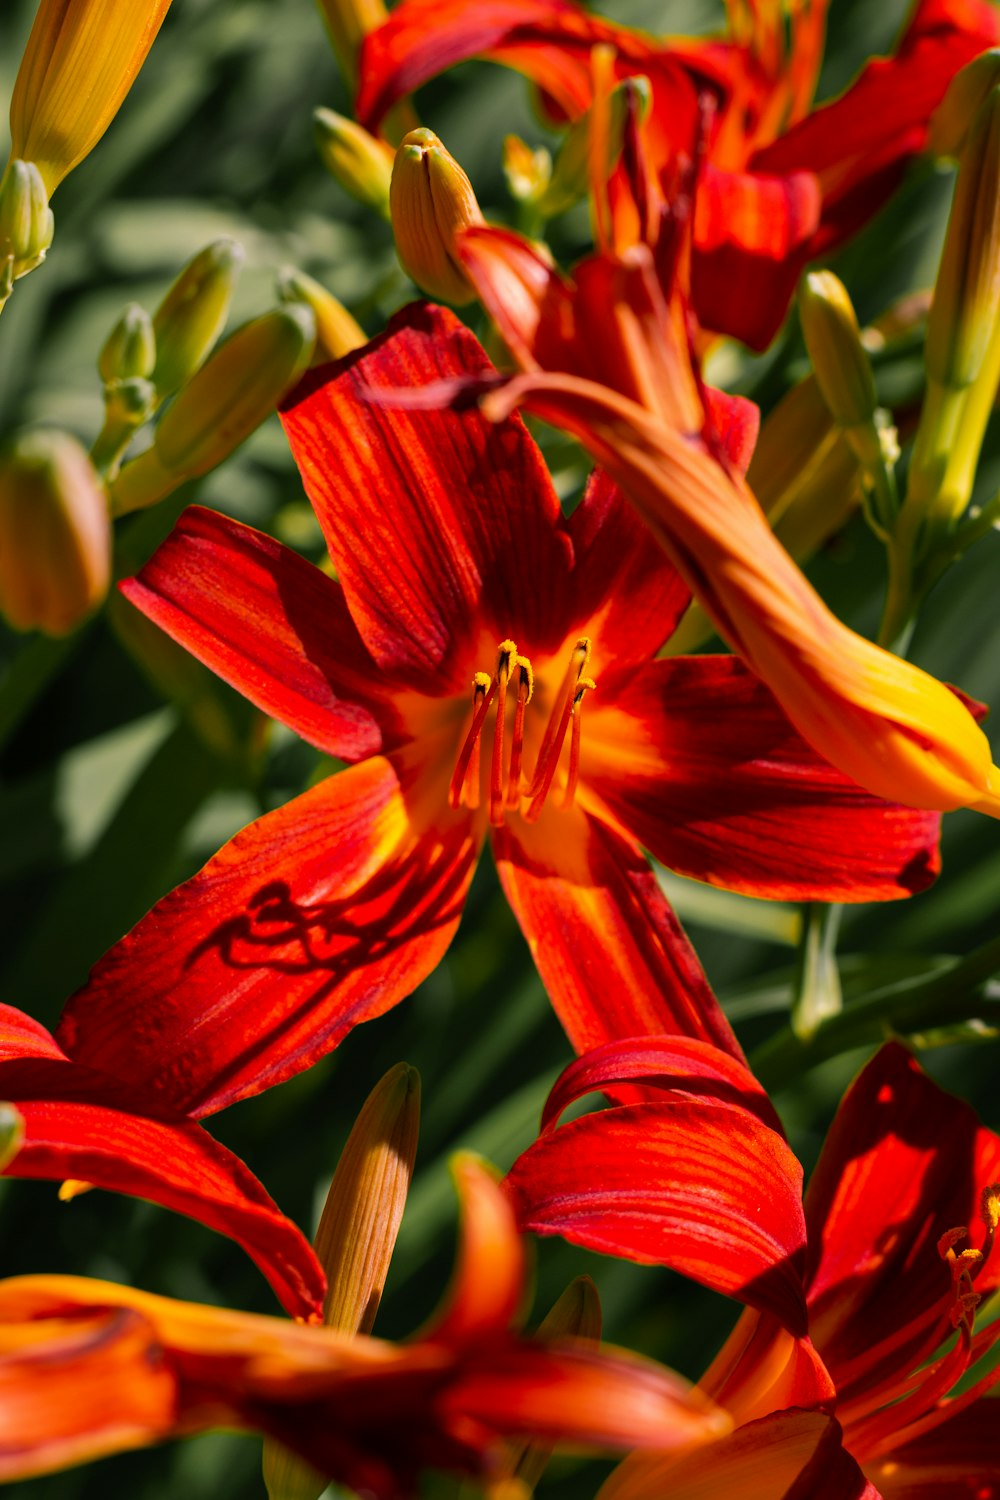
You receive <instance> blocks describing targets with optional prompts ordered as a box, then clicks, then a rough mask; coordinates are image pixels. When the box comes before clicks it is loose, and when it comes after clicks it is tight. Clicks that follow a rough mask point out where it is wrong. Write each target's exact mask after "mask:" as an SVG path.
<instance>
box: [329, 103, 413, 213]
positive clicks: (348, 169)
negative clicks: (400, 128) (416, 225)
mask: <svg viewBox="0 0 1000 1500" xmlns="http://www.w3.org/2000/svg"><path fill="white" fill-rule="evenodd" d="M313 134H314V136H315V139H316V146H317V149H318V150H319V154H320V156H321V157H322V159H323V165H324V166H325V167H326V170H327V171H328V172H329V173H330V176H331V177H333V178H334V180H335V181H336V182H338V183H339V184H340V186H341V187H342V188H343V189H344V192H345V193H348V194H349V195H350V196H351V197H352V198H354V199H356V201H357V202H358V203H362V204H364V206H365V207H366V208H370V209H372V210H373V211H374V212H375V213H377V214H380V215H381V217H382V218H383V219H387V218H388V217H389V184H390V181H391V178H392V161H393V150H392V147H391V146H388V145H387V144H386V143H385V141H380V140H378V139H377V138H376V137H375V136H373V135H370V134H369V133H368V131H367V130H365V129H364V127H363V126H361V125H359V124H358V123H357V121H356V120H349V119H348V118H347V117H346V115H338V114H337V113H336V111H335V110H332V109H317V110H316V111H315V112H314V114H313Z"/></svg>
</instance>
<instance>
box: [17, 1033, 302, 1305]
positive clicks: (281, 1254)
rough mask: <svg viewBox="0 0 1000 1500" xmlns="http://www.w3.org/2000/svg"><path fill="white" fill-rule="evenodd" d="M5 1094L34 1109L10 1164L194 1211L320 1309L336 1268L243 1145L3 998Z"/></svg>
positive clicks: (280, 1286)
mask: <svg viewBox="0 0 1000 1500" xmlns="http://www.w3.org/2000/svg"><path fill="white" fill-rule="evenodd" d="M0 1096H2V1097H3V1098H4V1099H7V1100H10V1102H11V1103H12V1104H16V1106H17V1109H18V1112H19V1113H20V1115H21V1117H22V1119H23V1121H24V1138H23V1140H22V1142H21V1145H20V1149H19V1150H18V1152H17V1154H16V1155H15V1156H14V1158H13V1160H12V1161H11V1162H10V1163H8V1165H7V1167H6V1169H5V1172H4V1175H5V1176H7V1177H36V1178H46V1179H49V1180H52V1181H56V1182H63V1181H66V1180H67V1179H69V1180H70V1181H74V1180H75V1181H83V1182H87V1183H90V1184H91V1185H92V1186H94V1187H101V1188H109V1189H110V1190H111V1191H113V1192H118V1193H128V1194H129V1195H131V1196H133V1197H137V1198H148V1199H150V1200H151V1201H152V1202H153V1203H159V1204H161V1205H162V1206H163V1207H164V1208H170V1209H173V1210H174V1211H175V1212H177V1213H183V1214H188V1215H189V1216H190V1217H191V1218H193V1219H197V1220H198V1221H199V1222H200V1223H202V1224H207V1225H208V1227H209V1228H210V1229H215V1230H217V1231H218V1232H219V1233H220V1234H225V1235H228V1236H229V1237H230V1238H231V1239H234V1240H235V1241H236V1242H237V1244H239V1245H242V1247H243V1249H244V1250H245V1251H246V1252H247V1254H248V1255H249V1256H250V1257H251V1259H252V1260H254V1261H255V1262H256V1264H257V1265H258V1266H259V1267H260V1269H261V1270H262V1271H263V1273H264V1275H265V1276H266V1277H267V1279H268V1281H269V1282H270V1283H271V1285H272V1287H273V1288H274V1291H275V1294H276V1295H277V1297H278V1298H279V1300H280V1302H281V1303H282V1306H283V1307H285V1308H286V1309H287V1311H288V1312H289V1313H291V1314H292V1316H293V1317H297V1318H306V1319H317V1318H319V1317H320V1315H321V1313H322V1308H323V1295H324V1292H325V1291H326V1277H325V1276H324V1275H323V1270H322V1267H321V1266H320V1264H319V1262H318V1260H317V1259H316V1256H315V1255H314V1253H313V1250H312V1247H311V1246H310V1244H309V1242H308V1240H306V1239H305V1237H304V1236H303V1235H302V1233H301V1232H300V1231H299V1230H298V1229H297V1228H296V1227H295V1225H294V1224H293V1223H292V1222H291V1221H290V1220H289V1219H286V1218H285V1216H284V1214H282V1213H281V1212H280V1210H279V1209H278V1206H277V1204H276V1203H274V1202H273V1201H272V1200H271V1198H270V1197H269V1196H268V1194H267V1193H266V1192H265V1191H264V1188H263V1187H262V1186H261V1184H260V1183H259V1182H258V1181H257V1179H256V1177H254V1176H253V1174H252V1173H251V1172H250V1171H248V1169H247V1168H246V1167H245V1166H244V1164H243V1163H242V1162H241V1161H240V1159H239V1157H237V1156H234V1155H233V1153H232V1152H231V1151H227V1150H226V1148H225V1147H224V1146H221V1145H219V1143H218V1142H217V1141H214V1140H213V1139H212V1137H211V1136H210V1135H209V1134H208V1132H207V1131H206V1130H204V1129H203V1128H202V1126H200V1125H197V1124H196V1123H195V1122H194V1120H191V1119H189V1118H188V1117H187V1116H186V1115H181V1114H178V1113H177V1112H176V1111H174V1110H171V1109H169V1108H167V1107H166V1106H164V1105H163V1104H162V1103H159V1102H153V1101H150V1099H149V1097H148V1093H147V1091H145V1090H142V1089H139V1088H136V1087H135V1086H134V1084H132V1083H126V1082H123V1080H122V1078H120V1077H111V1076H109V1075H108V1074H106V1073H101V1072H98V1071H97V1070H95V1069H93V1068H89V1067H85V1066H83V1065H82V1064H80V1063H76V1062H72V1061H70V1059H69V1058H68V1057H67V1056H66V1054H65V1052H63V1050H62V1048H61V1047H59V1046H58V1044H57V1043H56V1041H55V1040H54V1039H53V1038H52V1037H51V1036H50V1035H49V1033H48V1032H47V1031H46V1030H45V1028H44V1027H43V1026H40V1025H39V1024H38V1022H37V1021H33V1020H32V1019H31V1018H30V1017H29V1016H26V1015H24V1013H23V1012H22V1011H19V1010H15V1009H14V1008H13V1006H10V1005H0Z"/></svg>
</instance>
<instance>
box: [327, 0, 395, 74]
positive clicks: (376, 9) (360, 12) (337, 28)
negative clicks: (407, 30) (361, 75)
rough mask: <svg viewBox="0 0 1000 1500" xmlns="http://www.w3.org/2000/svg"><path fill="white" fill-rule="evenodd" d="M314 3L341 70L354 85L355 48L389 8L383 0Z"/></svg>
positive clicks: (385, 14)
mask: <svg viewBox="0 0 1000 1500" xmlns="http://www.w3.org/2000/svg"><path fill="white" fill-rule="evenodd" d="M317 4H318V5H319V8H320V11H321V12H322V15H323V19H324V21H325V22H326V29H327V31H328V32H329V34H330V41H331V42H332V43H333V50H334V52H335V53H336V55H337V61H338V63H339V64H340V70H341V72H342V73H343V75H344V79H345V81H346V82H347V83H348V84H350V85H351V87H352V88H353V86H354V84H355V82H356V81H357V67H358V49H359V47H360V46H361V43H362V42H363V41H364V39H365V37H366V36H367V35H368V33H369V32H370V31H374V30H375V28H376V26H381V25H382V22H383V21H384V20H386V18H387V16H388V11H387V10H386V8H385V5H384V4H383V0H317Z"/></svg>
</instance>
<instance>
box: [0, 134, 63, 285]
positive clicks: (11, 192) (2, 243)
mask: <svg viewBox="0 0 1000 1500" xmlns="http://www.w3.org/2000/svg"><path fill="white" fill-rule="evenodd" d="M53 227H54V225H53V219H52V210H51V209H50V208H49V200H48V195H47V194H46V191H45V184H44V182H43V181H42V177H41V173H40V172H39V170H38V168H37V167H36V166H35V164H34V163H33V162H28V161H19V160H14V161H9V162H8V163H7V169H6V171H5V172H4V174H3V177H2V179H0V274H2V275H3V277H4V281H5V283H6V287H5V291H4V292H0V301H2V300H4V298H5V297H6V296H9V295H10V286H11V285H12V284H13V283H14V282H15V281H17V279H18V277H19V276H26V275H27V274H28V272H29V271H33V270H34V269H35V267H36V266H37V265H40V264H41V262H42V261H43V260H44V259H45V252H46V251H47V250H48V248H49V246H50V245H51V243H52V232H53Z"/></svg>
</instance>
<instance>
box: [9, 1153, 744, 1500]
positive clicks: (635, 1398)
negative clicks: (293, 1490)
mask: <svg viewBox="0 0 1000 1500" xmlns="http://www.w3.org/2000/svg"><path fill="white" fill-rule="evenodd" d="M456 1176H457V1181H458V1186H459V1191H460V1193H461V1197H462V1202H463V1209H464V1212H463V1216H462V1225H463V1229H462V1242H461V1250H460V1255H459V1260H458V1265H457V1271H456V1280H455V1284H454V1286H453V1288H452V1290H451V1293H450V1296H449V1298H448V1300H447V1302H446V1305H445V1307H444V1309H443V1311H442V1312H441V1313H439V1314H438V1316H437V1318H436V1319H435V1320H434V1321H433V1322H432V1324H431V1326H430V1327H429V1328H428V1329H427V1330H426V1331H425V1332H424V1333H423V1334H422V1335H421V1336H420V1337H419V1338H418V1339H416V1340H415V1341H414V1342H412V1343H411V1344H410V1345H408V1346H406V1347H394V1346H393V1345H391V1344H386V1343H383V1342H382V1341H380V1340H377V1339H372V1338H369V1337H366V1336H362V1335H358V1336H354V1337H351V1336H349V1335H346V1334H343V1333H338V1332H335V1331H334V1330H332V1329H329V1328H316V1327H303V1326H301V1325H299V1326H296V1325H295V1324H292V1323H288V1322H285V1321H284V1320H281V1319H278V1318H265V1317H259V1316H254V1315H252V1314H250V1313H240V1312H230V1311H228V1310H226V1309H223V1308H216V1307H201V1306H198V1305H196V1304H193V1303H186V1302H174V1301H171V1300H169V1299H167V1298H165V1297H154V1296H150V1295H149V1294H148V1293H144V1292H139V1291H134V1290H133V1289H132V1288H131V1287H125V1286H119V1285H113V1284H111V1283H108V1282H100V1281H88V1280H85V1279H83V1278H79V1277H72V1276H24V1277H19V1278H15V1279H14V1280H9V1281H3V1282H0V1479H3V1480H9V1479H19V1478H23V1477H27V1476H29V1475H33V1474H38V1473H44V1472H46V1471H48V1470H50V1469H55V1468H62V1467H64V1466H65V1465H67V1464H71V1463H75V1462H79V1461H82V1460H86V1459H90V1458H96V1457H99V1456H101V1455H103V1454H106V1453H112V1452H118V1451H121V1450H124V1449H129V1448H138V1447H144V1446H146V1445H148V1444H150V1443H155V1442H159V1441H162V1440H164V1439H165V1438H169V1437H175V1436H183V1435H186V1434H190V1433H193V1432H199V1431H203V1430H205V1429H207V1428H211V1427H220V1426H226V1427H236V1428H238V1429H241V1430H251V1431H254V1430H255V1431H260V1432H264V1433H267V1434H268V1435H270V1436H272V1437H274V1438H277V1439H278V1440H279V1441H280V1442H281V1443H283V1444H284V1445H285V1446H286V1447H290V1448H292V1449H294V1450H295V1451H296V1452H297V1453H299V1454H301V1456H302V1457H303V1458H305V1459H306V1460H307V1461H308V1462H309V1463H310V1464H311V1465H312V1466H313V1467H314V1468H316V1469H318V1470H319V1471H320V1473H322V1474H326V1475H328V1476H330V1477H331V1478H335V1479H338V1480H340V1481H341V1482H343V1483H345V1484H347V1485H349V1486H350V1487H351V1488H352V1489H354V1490H357V1491H359V1492H362V1493H367V1494H372V1495H375V1496H378V1497H386V1500H396V1497H398V1496H399V1495H402V1494H410V1493H413V1492H414V1491H415V1484H416V1479H417V1476H418V1474H419V1471H420V1470H421V1469H422V1468H424V1467H426V1466H428V1465H433V1466H434V1467H436V1468H443V1469H449V1470H452V1471H455V1472H458V1473H460V1474H473V1475H478V1476H483V1477H485V1476H487V1475H488V1474H489V1472H490V1468H491V1464H492V1461H493V1460H494V1459H498V1458H500V1456H501V1454H500V1452H499V1451H498V1450H499V1448H500V1443H501V1440H502V1439H503V1438H505V1437H527V1438H531V1439H535V1440H537V1441H542V1442H546V1443H550V1444H555V1443H561V1442H564V1443H572V1444H573V1445H574V1446H576V1447H584V1448H587V1449H589V1450H594V1449H597V1450H601V1449H611V1450H618V1451H621V1450H622V1449H627V1448H629V1447H633V1446H635V1447H638V1448H644V1449H651V1450H654V1451H661V1452H663V1451H669V1450H671V1449H677V1450H685V1449H688V1448H691V1447H693V1446H696V1445H699V1444H702V1443H705V1442H706V1441H709V1440H711V1439H712V1438H715V1437H717V1436H719V1435H720V1434H722V1433H724V1432H726V1431H727V1430H728V1427H729V1422H728V1419H727V1418H726V1416H725V1414H724V1413H722V1412H720V1411H719V1410H718V1409H717V1408H715V1407H713V1406H712V1404H711V1402H710V1401H708V1400H707V1398H705V1397H704V1396H702V1395H701V1393H700V1392H698V1391H692V1390H691V1388H690V1387H689V1386H688V1385H687V1384H686V1382H684V1381H683V1380H681V1379H680V1377H678V1376H676V1375H674V1374H673V1373H672V1372H671V1371H669V1370H665V1369H663V1368H662V1367H661V1366H658V1365H655V1364H652V1363H651V1362H650V1361H647V1360H641V1359H638V1358H637V1357H635V1356H632V1355H629V1354H626V1353H625V1352H623V1351H619V1350H613V1349H598V1348H597V1347H596V1346H595V1345H592V1344H586V1343H578V1342H574V1341H573V1340H566V1339H563V1340H552V1341H542V1340H537V1339H528V1338H523V1337H519V1336H518V1335H517V1334H515V1333H512V1332H511V1330H510V1323H511V1320H512V1317H513V1314H514V1311H515V1309H516V1308H517V1306H518V1305H519V1303H520V1302H521V1300H522V1293H523V1270H524V1257H523V1250H522V1246H521V1241H520V1239H519V1236H518V1233H517V1229H516V1226H515V1224H514V1219H513V1215H512V1213H511V1210H510V1207H509V1205H508V1204H507V1202H506V1200H505V1198H504V1195H503V1194H502V1192H501V1191H500V1189H499V1187H498V1186H497V1184H496V1183H495V1182H494V1181H493V1179H492V1178H491V1177H490V1175H489V1173H488V1172H486V1171H484V1170H483V1168H482V1167H480V1166H479V1165H478V1164H476V1163H475V1162H474V1161H473V1160H471V1159H469V1158H466V1159H465V1160H464V1161H463V1162H462V1163H461V1164H460V1165H459V1166H458V1168H457V1172H456ZM484 1293H485V1297H484Z"/></svg>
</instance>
